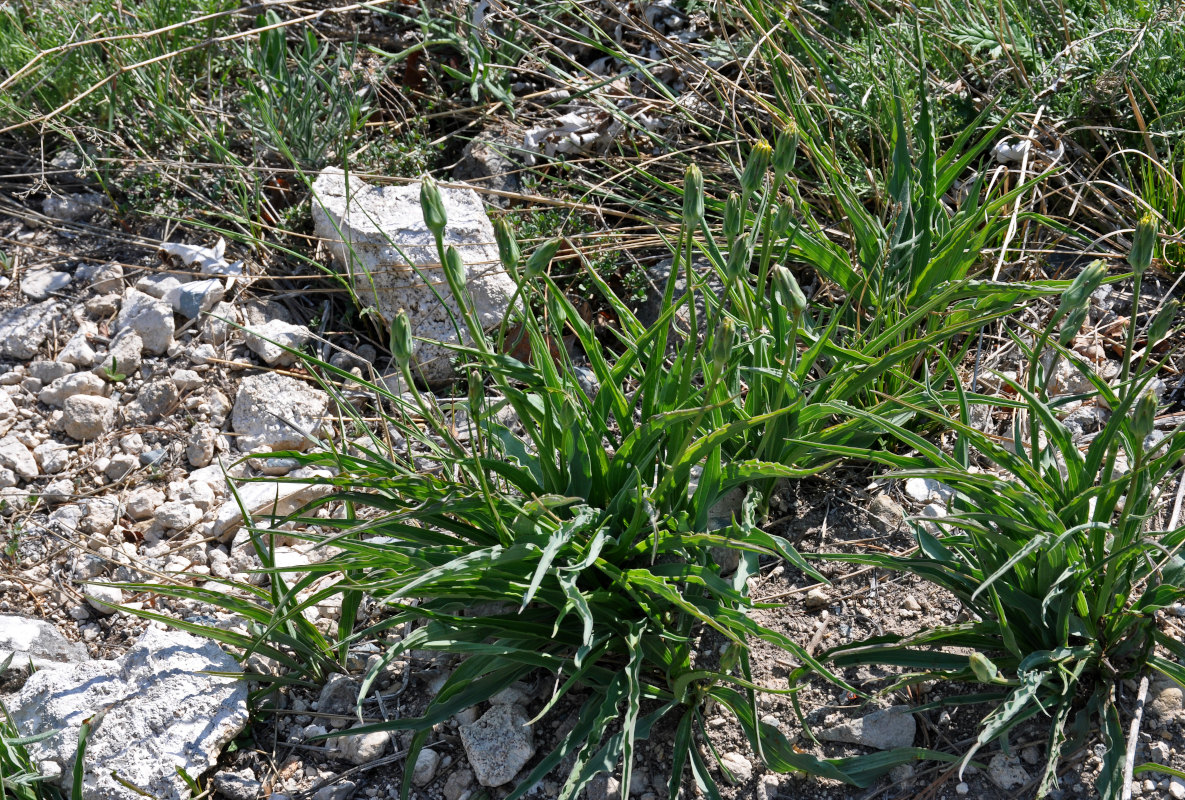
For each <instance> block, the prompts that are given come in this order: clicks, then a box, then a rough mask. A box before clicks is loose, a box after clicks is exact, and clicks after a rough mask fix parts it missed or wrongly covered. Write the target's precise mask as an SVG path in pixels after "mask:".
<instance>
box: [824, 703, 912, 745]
mask: <svg viewBox="0 0 1185 800" xmlns="http://www.w3.org/2000/svg"><path fill="white" fill-rule="evenodd" d="M916 733H917V722H916V721H915V720H914V718H913V713H912V709H910V707H909V706H891V707H889V708H884V709H881V710H880V711H873V712H872V713H871V714H866V715H864V716H863V717H861V718H860V719H857V720H853V721H851V722H845V723H843V724H841V725H837V726H835V727H834V728H827V729H825V730H822V731H819V738H820V739H822V740H823V741H826V742H846V743H848V744H858V745H862V746H863V747H874V748H876V749H877V750H892V749H894V748H897V747H912V746H913V738H914V735H915V734H916Z"/></svg>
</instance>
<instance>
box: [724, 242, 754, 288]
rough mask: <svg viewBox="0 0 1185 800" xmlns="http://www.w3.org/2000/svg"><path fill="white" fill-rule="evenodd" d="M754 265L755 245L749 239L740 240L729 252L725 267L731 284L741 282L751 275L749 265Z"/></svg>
mask: <svg viewBox="0 0 1185 800" xmlns="http://www.w3.org/2000/svg"><path fill="white" fill-rule="evenodd" d="M751 263H753V245H751V244H749V240H748V239H739V240H737V241H736V242H734V243H733V245H732V250H730V251H729V252H728V263H727V264H726V265H725V267H724V271H725V273H726V274H727V275H728V280H729V281H730V282H735V281H738V280H741V279H742V278H743V277H744V276H745V275H747V274H748V273H749V265H750V264H751Z"/></svg>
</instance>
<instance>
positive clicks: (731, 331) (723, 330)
mask: <svg viewBox="0 0 1185 800" xmlns="http://www.w3.org/2000/svg"><path fill="white" fill-rule="evenodd" d="M735 338H736V326H735V325H733V322H732V317H727V316H726V317H724V319H723V320H722V321H721V323H720V327H719V328H717V330H716V335H715V336H713V337H712V350H711V356H712V369H713V371H714V373H715V374H717V375H719V374H720V373H721V372H723V370H724V367H725V366H726V365H727V364H728V357H729V356H730V355H731V354H732V342H733V339H735Z"/></svg>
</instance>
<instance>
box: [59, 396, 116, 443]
mask: <svg viewBox="0 0 1185 800" xmlns="http://www.w3.org/2000/svg"><path fill="white" fill-rule="evenodd" d="M114 423H115V404H114V403H112V402H111V399H110V398H108V397H97V396H95V395H87V394H76V395H74V396H73V397H68V398H66V401H65V402H64V403H63V404H62V428H63V429H64V430H65V431H66V434H67V435H68V436H69V437H70V438H72V439H77V440H79V441H83V440H85V439H96V438H98V437H100V436H102V435H103V434H104V433H106V432H107V431H109V430H111V426H112V425H113V424H114Z"/></svg>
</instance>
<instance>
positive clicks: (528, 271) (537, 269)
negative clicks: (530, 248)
mask: <svg viewBox="0 0 1185 800" xmlns="http://www.w3.org/2000/svg"><path fill="white" fill-rule="evenodd" d="M562 244H563V241H562V240H560V239H548V240H547V241H546V242H544V243H543V244H541V245H539V247H538V249H536V250H535V252H534V253H531V257H530V258H528V259H527V266H526V268H525V269H524V270H523V272H524V274H523V278H525V279H526V280H534V279H536V278H538V277H539V276H540V275H542V274H543V273H544V271H546V270H547V267H548V265H549V264H551V260H552V259H553V258H555V254H556V253H557V252H559V249H560V245H562Z"/></svg>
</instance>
